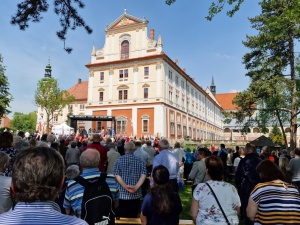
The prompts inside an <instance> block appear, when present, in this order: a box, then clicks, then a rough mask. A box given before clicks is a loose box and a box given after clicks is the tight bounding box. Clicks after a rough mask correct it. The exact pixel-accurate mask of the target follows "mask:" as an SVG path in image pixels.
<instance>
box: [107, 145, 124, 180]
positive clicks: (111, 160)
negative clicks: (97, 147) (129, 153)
mask: <svg viewBox="0 0 300 225" xmlns="http://www.w3.org/2000/svg"><path fill="white" fill-rule="evenodd" d="M116 150H117V148H116V144H115V143H110V144H109V151H108V152H107V170H106V172H107V173H111V174H113V173H114V167H115V163H116V161H117V159H118V158H119V157H120V156H121V155H120V153H119V152H117V151H116Z"/></svg>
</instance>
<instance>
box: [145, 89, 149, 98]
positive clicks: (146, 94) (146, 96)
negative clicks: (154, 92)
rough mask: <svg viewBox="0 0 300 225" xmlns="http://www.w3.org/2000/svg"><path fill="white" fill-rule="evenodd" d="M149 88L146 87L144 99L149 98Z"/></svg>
mask: <svg viewBox="0 0 300 225" xmlns="http://www.w3.org/2000/svg"><path fill="white" fill-rule="evenodd" d="M148 92H149V90H148V88H144V99H148Z"/></svg>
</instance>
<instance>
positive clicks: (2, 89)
mask: <svg viewBox="0 0 300 225" xmlns="http://www.w3.org/2000/svg"><path fill="white" fill-rule="evenodd" d="M12 99H13V97H12V95H11V94H10V93H9V83H8V79H7V77H6V76H5V66H3V58H2V56H1V54H0V117H3V115H5V114H8V113H10V110H8V107H9V104H10V102H11V101H12Z"/></svg>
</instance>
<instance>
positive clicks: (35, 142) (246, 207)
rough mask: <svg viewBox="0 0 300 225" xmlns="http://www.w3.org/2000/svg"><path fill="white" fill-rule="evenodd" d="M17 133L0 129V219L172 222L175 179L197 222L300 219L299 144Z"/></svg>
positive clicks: (177, 202)
mask: <svg viewBox="0 0 300 225" xmlns="http://www.w3.org/2000/svg"><path fill="white" fill-rule="evenodd" d="M25 133H26V132H22V131H20V132H18V133H17V134H15V135H13V134H12V133H11V132H7V131H6V132H3V133H1V134H0V175H1V176H0V225H1V224H3V225H4V224H6V225H10V224H12V225H21V224H45V225H46V224H75V225H76V224H99V225H102V224H114V221H115V219H118V218H120V217H121V218H123V217H125V218H137V217H140V219H141V224H143V225H146V224H147V225H152V224H162V225H164V224H166V225H173V224H174V225H175V224H178V223H179V218H180V214H181V212H182V210H183V208H182V203H181V199H180V197H179V194H178V193H179V191H180V187H181V186H180V185H181V183H182V182H183V181H189V180H190V181H192V186H191V189H192V201H191V203H190V204H191V209H190V214H191V217H192V219H193V221H194V223H195V224H197V225H199V224H239V222H240V221H241V220H243V221H244V223H245V224H300V216H299V215H300V207H299V205H300V195H299V188H300V148H296V149H294V150H293V151H290V152H289V153H288V151H287V150H282V151H281V152H276V151H275V150H273V151H271V150H270V148H269V147H267V146H266V147H263V148H262V149H261V150H260V149H259V150H258V149H257V148H256V146H253V145H252V144H249V143H248V144H246V146H245V147H238V146H236V147H235V148H234V149H232V148H226V146H225V145H224V144H221V145H220V146H219V147H215V146H211V148H210V149H209V148H207V147H202V146H199V147H198V148H195V149H194V150H193V151H191V149H190V148H182V146H181V144H180V143H179V142H176V143H175V144H174V145H173V146H171V145H170V142H169V141H168V140H167V139H164V138H163V139H159V138H155V139H141V140H133V139H130V138H124V137H120V138H114V137H112V136H110V135H109V134H108V135H105V136H104V135H102V134H101V133H95V134H93V135H88V134H82V135H75V134H72V135H70V136H62V135H60V136H55V135H54V134H44V135H42V136H41V137H39V136H38V135H36V136H34V135H32V136H28V135H25ZM79 136H80V137H79ZM100 187H101V188H100ZM100 197H101V198H100ZM104 202H105V204H104ZM104 205H105V209H104V208H103V207H104ZM108 206H109V207H108ZM102 208H103V209H102ZM95 210H98V214H101V213H99V212H100V211H101V210H102V211H103V215H102V214H101V217H100V218H98V217H97V215H96V214H97V213H95V214H93V212H94V211H95ZM102 211H101V212H102Z"/></svg>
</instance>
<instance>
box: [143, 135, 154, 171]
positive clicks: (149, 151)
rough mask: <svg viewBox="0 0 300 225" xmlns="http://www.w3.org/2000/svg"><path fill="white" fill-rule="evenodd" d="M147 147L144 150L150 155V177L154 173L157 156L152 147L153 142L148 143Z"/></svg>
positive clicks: (148, 168)
mask: <svg viewBox="0 0 300 225" xmlns="http://www.w3.org/2000/svg"><path fill="white" fill-rule="evenodd" d="M146 145H147V146H146V147H145V148H144V150H145V152H147V153H148V155H149V158H150V161H149V163H150V165H149V166H148V167H147V173H148V176H150V173H151V171H152V168H153V160H154V156H155V153H156V152H155V150H154V148H153V147H152V146H151V141H149V140H148V141H146Z"/></svg>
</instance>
